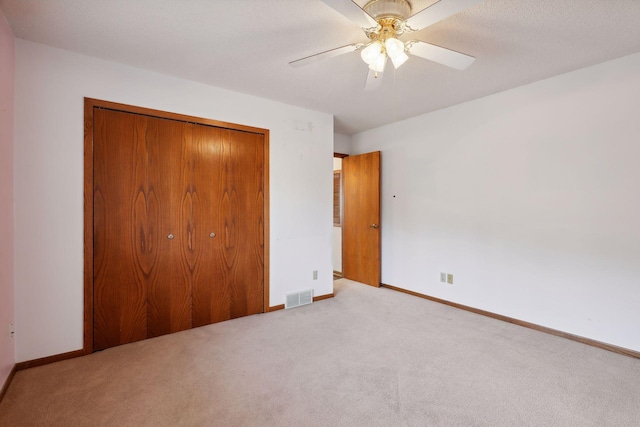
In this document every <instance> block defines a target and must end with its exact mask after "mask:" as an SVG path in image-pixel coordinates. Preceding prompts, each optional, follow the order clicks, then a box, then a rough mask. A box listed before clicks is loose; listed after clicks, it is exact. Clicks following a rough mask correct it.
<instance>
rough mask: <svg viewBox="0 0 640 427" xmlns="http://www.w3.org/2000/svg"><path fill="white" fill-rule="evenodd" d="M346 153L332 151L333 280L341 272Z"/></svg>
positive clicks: (338, 276)
mask: <svg viewBox="0 0 640 427" xmlns="http://www.w3.org/2000/svg"><path fill="white" fill-rule="evenodd" d="M347 156H348V154H341V153H333V255H332V263H333V280H337V279H340V278H342V277H343V274H342V223H343V219H344V217H343V212H344V188H343V175H342V159H343V158H345V157H347Z"/></svg>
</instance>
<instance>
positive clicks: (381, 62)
mask: <svg viewBox="0 0 640 427" xmlns="http://www.w3.org/2000/svg"><path fill="white" fill-rule="evenodd" d="M386 64H387V55H385V54H384V53H380V54H378V56H377V57H376V59H375V60H374V61H373V62H372V63H371V64H369V69H370V70H373V71H375V72H377V73H383V72H384V66H385V65H386Z"/></svg>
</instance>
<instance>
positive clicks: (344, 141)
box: [333, 133, 351, 154]
mask: <svg viewBox="0 0 640 427" xmlns="http://www.w3.org/2000/svg"><path fill="white" fill-rule="evenodd" d="M333 151H334V152H336V153H340V154H351V137H350V136H349V135H343V134H341V133H336V134H334V135H333Z"/></svg>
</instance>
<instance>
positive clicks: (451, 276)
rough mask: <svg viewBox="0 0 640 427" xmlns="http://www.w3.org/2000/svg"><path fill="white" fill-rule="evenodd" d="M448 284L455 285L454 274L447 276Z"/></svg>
mask: <svg viewBox="0 0 640 427" xmlns="http://www.w3.org/2000/svg"><path fill="white" fill-rule="evenodd" d="M447 283H448V284H450V285H453V274H447Z"/></svg>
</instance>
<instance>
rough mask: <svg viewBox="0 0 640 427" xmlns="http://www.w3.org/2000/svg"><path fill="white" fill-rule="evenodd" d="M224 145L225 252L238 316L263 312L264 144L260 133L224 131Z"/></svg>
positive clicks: (233, 303)
mask: <svg viewBox="0 0 640 427" xmlns="http://www.w3.org/2000/svg"><path fill="white" fill-rule="evenodd" d="M223 146H224V164H225V174H224V177H223V181H224V183H225V185H224V187H225V194H226V197H225V202H227V203H228V207H227V208H226V209H224V211H223V212H224V214H225V215H224V217H223V218H224V219H223V221H224V231H225V240H224V243H225V246H224V249H223V253H224V259H225V261H226V267H227V268H228V274H227V278H228V279H227V280H228V281H227V286H229V288H230V290H231V318H236V317H241V316H247V315H250V314H256V313H262V312H263V311H264V310H263V308H264V307H263V305H264V298H263V292H264V277H263V276H264V275H263V271H264V268H263V259H264V241H263V236H264V192H263V173H264V171H263V167H264V165H263V159H264V151H263V150H264V144H263V140H262V136H261V135H258V134H254V133H247V132H240V131H234V130H225V131H224V138H223Z"/></svg>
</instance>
